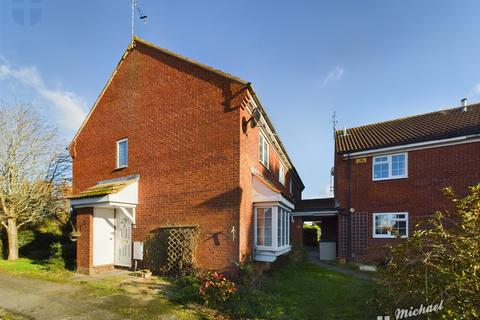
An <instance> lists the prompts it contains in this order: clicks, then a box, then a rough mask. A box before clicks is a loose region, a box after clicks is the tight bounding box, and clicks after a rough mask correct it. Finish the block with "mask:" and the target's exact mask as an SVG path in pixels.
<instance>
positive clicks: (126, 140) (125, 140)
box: [116, 138, 128, 169]
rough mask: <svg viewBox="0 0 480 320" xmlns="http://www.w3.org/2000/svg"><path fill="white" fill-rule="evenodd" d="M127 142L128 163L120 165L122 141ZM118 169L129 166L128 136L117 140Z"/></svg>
mask: <svg viewBox="0 0 480 320" xmlns="http://www.w3.org/2000/svg"><path fill="white" fill-rule="evenodd" d="M122 142H126V143H127V144H126V147H127V156H126V158H125V161H126V164H125V165H122V166H121V165H120V143H122ZM116 165H117V169H121V168H126V167H128V138H124V139H120V140H117V161H116Z"/></svg>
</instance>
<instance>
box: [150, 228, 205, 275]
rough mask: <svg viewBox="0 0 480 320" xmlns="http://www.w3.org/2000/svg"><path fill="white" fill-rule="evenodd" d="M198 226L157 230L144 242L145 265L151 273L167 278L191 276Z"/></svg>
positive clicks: (194, 266) (193, 267)
mask: <svg viewBox="0 0 480 320" xmlns="http://www.w3.org/2000/svg"><path fill="white" fill-rule="evenodd" d="M197 240H198V226H171V227H163V228H160V229H157V230H156V231H155V232H154V233H152V234H151V236H150V237H149V238H148V239H147V240H146V241H145V261H144V262H145V264H146V267H148V268H149V269H150V270H152V272H154V273H157V274H162V275H169V276H183V275H186V274H191V273H193V272H194V271H195V269H196V264H195V252H196V249H197Z"/></svg>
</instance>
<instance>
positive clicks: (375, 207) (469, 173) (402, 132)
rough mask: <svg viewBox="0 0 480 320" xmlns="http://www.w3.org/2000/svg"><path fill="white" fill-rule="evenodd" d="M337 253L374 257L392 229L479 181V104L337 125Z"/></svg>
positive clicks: (400, 229)
mask: <svg viewBox="0 0 480 320" xmlns="http://www.w3.org/2000/svg"><path fill="white" fill-rule="evenodd" d="M335 152H336V154H335V169H334V176H335V177H334V183H335V199H336V202H337V205H338V216H337V218H338V220H337V230H338V237H337V250H338V253H337V255H338V257H344V258H348V259H349V260H354V261H373V262H380V261H381V260H383V259H385V250H383V248H384V246H385V245H387V244H394V243H395V241H401V240H399V239H395V234H396V233H398V234H400V235H401V237H404V238H407V237H409V235H410V234H411V233H412V232H413V230H415V226H416V224H417V222H419V221H420V220H422V219H425V218H428V217H431V216H432V214H433V213H434V212H435V211H437V210H447V209H450V208H452V202H451V200H449V199H447V198H446V197H445V196H444V194H443V191H442V190H443V189H444V188H446V187H453V188H454V189H455V190H456V191H457V192H459V193H460V195H463V194H466V193H467V191H468V190H467V187H468V186H472V185H476V184H478V183H480V104H475V105H467V104H466V101H465V100H462V106H461V107H456V108H452V109H447V110H441V111H437V112H431V113H427V114H421V115H416V116H412V117H406V118H401V119H396V120H391V121H386V122H380V123H374V124H369V125H365V126H361V127H355V128H350V129H346V130H340V131H337V132H336V139H335Z"/></svg>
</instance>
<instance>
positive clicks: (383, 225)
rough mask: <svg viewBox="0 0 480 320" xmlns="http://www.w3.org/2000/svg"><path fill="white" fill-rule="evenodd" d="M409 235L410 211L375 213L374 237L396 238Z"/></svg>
mask: <svg viewBox="0 0 480 320" xmlns="http://www.w3.org/2000/svg"><path fill="white" fill-rule="evenodd" d="M397 234H399V235H400V236H402V238H406V237H408V212H392V213H390V212H389V213H374V214H373V237H374V238H395V237H397Z"/></svg>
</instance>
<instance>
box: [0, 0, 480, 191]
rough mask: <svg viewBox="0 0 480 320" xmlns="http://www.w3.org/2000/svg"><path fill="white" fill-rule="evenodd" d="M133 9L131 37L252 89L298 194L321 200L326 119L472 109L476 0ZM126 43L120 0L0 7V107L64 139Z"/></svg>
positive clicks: (477, 86)
mask: <svg viewBox="0 0 480 320" xmlns="http://www.w3.org/2000/svg"><path fill="white" fill-rule="evenodd" d="M139 5H140V7H141V8H142V9H143V11H144V12H145V13H146V14H147V15H148V16H149V22H148V24H147V25H142V24H140V23H137V32H136V33H137V34H138V35H139V36H140V37H142V38H145V39H146V40H148V41H150V42H153V43H155V44H157V45H159V46H162V47H165V48H168V49H170V50H173V51H176V52H178V53H180V54H183V55H185V56H188V57H191V58H193V59H196V60H198V61H201V62H203V63H205V64H208V65H211V66H214V67H216V68H219V69H222V70H224V71H226V72H229V73H232V74H234V75H236V76H239V77H241V78H243V79H245V80H248V81H251V82H252V83H253V84H254V86H255V88H256V90H257V93H258V95H259V96H260V99H261V100H262V102H263V104H264V106H265V108H266V109H267V112H268V113H269V115H270V118H271V119H272V121H273V123H274V125H275V127H276V130H277V131H278V133H279V135H280V137H281V138H282V141H283V143H284V144H285V145H286V147H287V149H288V151H289V154H290V156H291V158H292V159H293V161H294V163H295V166H296V167H297V169H298V171H299V173H300V175H301V176H302V179H303V181H304V183H305V185H306V189H305V192H304V197H317V196H324V195H326V192H327V190H328V186H329V181H330V177H329V172H330V168H331V166H332V164H333V140H332V128H331V117H332V113H333V111H336V112H337V118H338V127H339V128H343V126H344V125H346V126H347V127H352V126H357V125H362V124H367V123H371V122H377V121H382V120H388V119H392V118H396V117H401V116H406V115H412V114H418V113H423V112H428V111H433V110H437V109H441V108H446V107H452V106H456V105H458V104H459V101H460V99H461V98H463V97H467V98H469V101H478V100H479V99H480V55H479V52H480V41H479V40H480V26H479V24H478V12H480V2H479V1H476V0H471V1H467V0H464V1H453V0H450V1H443V0H431V1H428V0H423V1H418V0H402V1H399V0H398V1H393V0H378V1H369V0H364V1H358V0H351V1H341V0H336V1H333V0H332V1H320V0H317V1H313V0H312V1H293V0H290V1H281V0H262V1H259V0H257V1H253V0H252V1H250V0H246V1H241V2H239V1H228V0H203V1H198V0H196V1H180V0H176V1H163V0H139ZM22 9H28V10H26V11H21V10H22ZM31 9H33V10H31ZM24 14H25V15H24ZM22 18H23V19H24V22H23V25H22V23H21V22H22ZM129 39H130V1H129V0H102V1H93V0H82V1H71V0H70V1H65V0H0V100H3V101H7V102H11V101H15V100H16V101H25V102H33V104H34V105H35V106H36V108H38V109H39V110H40V112H41V113H42V114H43V115H44V116H45V117H46V118H47V119H48V120H49V121H50V122H51V123H52V124H53V125H56V126H58V128H59V131H60V133H61V134H62V135H63V136H64V137H65V139H66V140H69V139H70V138H71V137H72V135H73V134H74V132H75V130H76V128H77V127H78V126H79V124H80V123H81V121H82V117H83V116H84V115H85V113H86V112H87V111H88V110H89V108H90V107H91V106H92V104H93V102H94V101H95V99H96V97H97V96H98V94H99V92H100V90H101V89H102V87H103V86H104V84H105V82H106V80H107V79H108V77H109V75H110V73H111V72H112V70H113V68H114V67H115V65H116V64H117V62H118V60H119V58H120V56H121V55H122V53H123V51H124V50H125V48H126V46H127V45H128V43H129Z"/></svg>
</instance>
